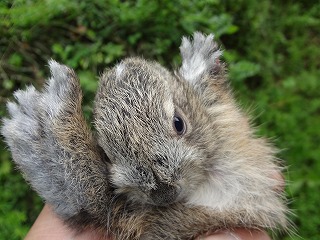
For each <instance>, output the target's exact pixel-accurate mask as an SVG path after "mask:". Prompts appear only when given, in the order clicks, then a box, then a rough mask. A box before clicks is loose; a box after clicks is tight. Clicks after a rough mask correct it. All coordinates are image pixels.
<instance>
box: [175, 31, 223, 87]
mask: <svg viewBox="0 0 320 240" xmlns="http://www.w3.org/2000/svg"><path fill="white" fill-rule="evenodd" d="M180 52H181V56H182V66H181V68H180V70H179V72H180V74H181V75H182V76H183V77H184V78H185V79H186V80H187V81H189V82H190V83H191V84H193V85H195V84H197V82H199V80H200V79H201V76H202V75H203V74H205V73H209V72H211V71H212V70H214V69H215V68H216V67H217V66H218V65H219V64H220V62H219V58H220V56H221V55H222V51H221V50H220V49H219V47H218V45H217V43H216V42H215V41H214V35H213V34H209V35H204V34H202V33H200V32H195V33H194V34H193V39H192V40H190V39H188V38H187V37H183V38H182V43H181V46H180Z"/></svg>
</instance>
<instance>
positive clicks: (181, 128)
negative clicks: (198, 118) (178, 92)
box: [173, 114, 186, 135]
mask: <svg viewBox="0 0 320 240" xmlns="http://www.w3.org/2000/svg"><path fill="white" fill-rule="evenodd" d="M173 127H174V129H175V130H176V132H177V134H178V135H182V134H184V132H185V128H186V126H185V123H184V121H183V120H182V118H181V117H180V116H178V115H177V114H176V115H175V116H174V117H173Z"/></svg>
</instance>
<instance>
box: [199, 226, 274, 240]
mask: <svg viewBox="0 0 320 240" xmlns="http://www.w3.org/2000/svg"><path fill="white" fill-rule="evenodd" d="M197 240H271V238H270V237H269V236H268V235H267V234H266V233H265V232H264V231H260V230H252V229H245V228H238V229H235V230H233V231H231V230H225V231H221V232H217V233H214V234H210V235H208V236H203V237H199V238H197Z"/></svg>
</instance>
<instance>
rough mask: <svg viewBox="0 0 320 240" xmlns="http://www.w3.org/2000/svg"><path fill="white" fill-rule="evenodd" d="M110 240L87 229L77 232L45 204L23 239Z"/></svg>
mask: <svg viewBox="0 0 320 240" xmlns="http://www.w3.org/2000/svg"><path fill="white" fill-rule="evenodd" d="M56 239H59V240H110V238H108V237H107V236H103V234H99V233H98V232H96V231H93V230H90V229H87V230H85V231H83V232H81V233H77V232H75V231H74V230H72V229H71V228H68V227H67V226H66V225H65V224H64V223H63V221H62V220H61V219H59V218H58V217H57V215H56V214H55V213H54V212H53V211H52V208H51V207H50V206H48V205H45V206H44V208H43V209H42V211H41V213H40V215H39V216H38V218H37V220H36V221H35V223H34V224H33V226H32V228H31V229H30V231H29V233H28V234H27V236H26V238H25V240H56Z"/></svg>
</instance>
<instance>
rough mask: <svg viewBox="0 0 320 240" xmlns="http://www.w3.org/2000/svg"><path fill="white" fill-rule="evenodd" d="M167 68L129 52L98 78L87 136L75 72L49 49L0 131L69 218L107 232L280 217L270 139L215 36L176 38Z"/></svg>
mask: <svg viewBox="0 0 320 240" xmlns="http://www.w3.org/2000/svg"><path fill="white" fill-rule="evenodd" d="M180 51H181V56H182V65H181V67H180V68H179V69H178V70H177V71H175V72H174V73H172V72H169V71H168V70H167V69H165V68H163V67H162V66H161V65H159V64H158V63H156V62H151V61H146V60H144V59H141V58H128V59H125V60H123V61H122V62H120V63H119V64H118V65H116V66H115V67H114V68H112V69H107V70H106V71H105V73H104V74H103V75H102V76H101V78H100V86H99V89H98V91H97V94H96V98H95V107H94V125H95V128H96V133H95V134H94V135H93V134H92V133H91V131H90V130H89V128H88V127H87V125H86V122H85V120H84V117H83V114H82V110H81V99H82V94H81V89H80V85H79V80H78V79H77V76H76V74H75V73H74V71H73V70H72V69H70V68H68V67H66V66H64V65H60V64H59V63H57V62H55V61H53V60H51V61H50V62H49V67H50V70H51V74H52V77H51V78H50V79H49V80H48V82H47V85H46V87H45V88H44V89H43V90H42V91H37V90H35V89H34V87H29V88H27V89H26V90H24V91H22V90H19V91H17V92H16V93H15V94H14V96H15V98H16V100H17V103H13V102H9V103H8V106H7V107H8V111H9V114H10V118H8V119H4V120H3V126H2V130H1V132H2V134H3V135H4V137H5V139H6V141H7V144H8V145H9V147H10V150H11V152H12V156H13V160H14V161H15V162H16V164H17V166H18V167H19V169H20V170H21V171H22V173H23V174H24V176H25V178H26V180H27V181H28V182H29V183H30V184H31V186H32V187H33V188H34V189H35V190H36V191H37V192H38V193H39V195H40V196H41V197H42V198H43V199H44V200H45V201H46V202H47V203H48V204H50V205H52V206H53V209H54V211H55V212H56V213H57V214H58V216H59V217H60V218H62V219H63V220H64V221H65V222H66V223H67V224H69V225H70V226H72V227H73V228H74V229H76V230H78V231H81V229H84V228H87V227H94V228H96V229H98V230H99V231H101V232H102V233H104V234H105V235H111V236H113V237H114V238H115V239H192V238H194V237H196V236H198V235H199V234H202V233H205V232H207V231H210V230H217V229H221V228H232V227H249V228H268V229H273V230H274V229H277V228H286V226H287V220H286V213H287V208H286V205H285V199H284V197H283V195H282V193H281V191H278V189H279V185H282V181H281V180H279V179H274V178H273V176H274V175H275V174H277V173H279V172H280V171H281V167H280V164H279V162H278V160H277V158H276V157H275V154H276V150H275V149H274V148H273V147H272V146H271V145H270V144H269V143H268V142H267V141H266V140H265V139H263V138H258V137H256V136H255V135H254V131H253V129H252V127H251V126H250V124H249V119H248V117H247V116H246V115H245V114H244V113H243V112H242V111H241V109H240V108H239V107H238V106H237V104H236V103H235V101H234V98H233V96H232V93H231V90H230V87H229V83H228V81H227V76H226V73H225V66H224V64H223V63H222V62H221V61H220V59H219V58H220V56H221V54H222V51H221V50H220V49H219V48H218V46H217V44H216V43H215V42H214V41H213V35H212V34H210V35H208V36H205V35H203V34H201V33H198V32H196V33H195V34H194V36H193V39H192V40H190V39H188V38H185V37H184V38H183V40H182V45H181V47H180Z"/></svg>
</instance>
